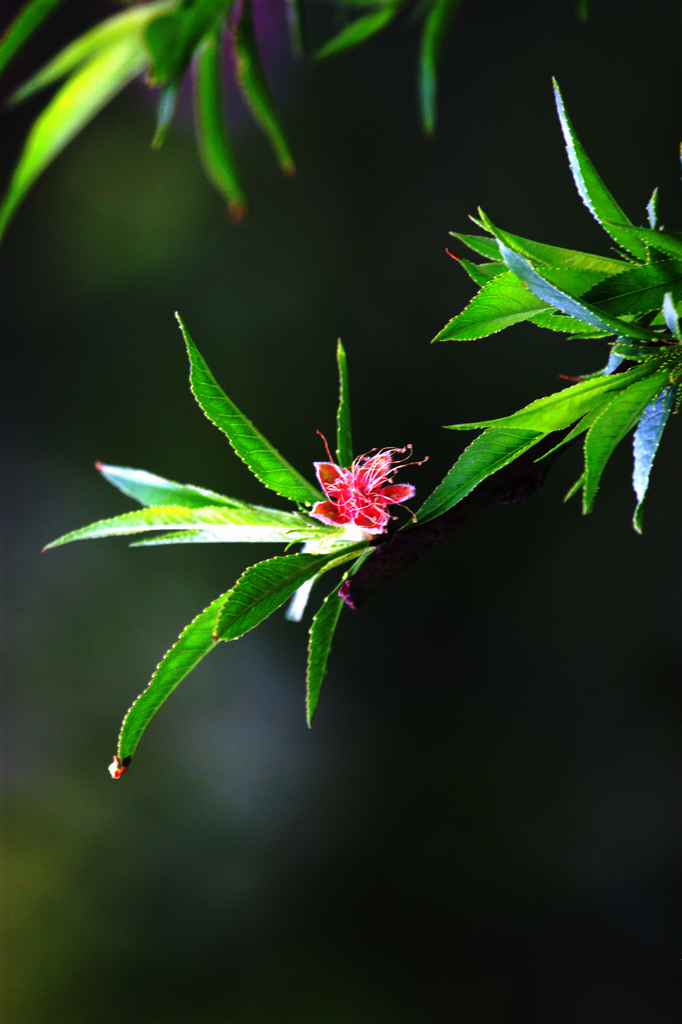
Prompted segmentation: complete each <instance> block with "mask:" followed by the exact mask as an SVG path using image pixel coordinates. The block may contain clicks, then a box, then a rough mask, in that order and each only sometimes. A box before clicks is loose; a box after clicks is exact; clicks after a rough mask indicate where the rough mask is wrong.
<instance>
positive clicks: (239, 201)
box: [194, 32, 247, 221]
mask: <svg viewBox="0 0 682 1024" xmlns="http://www.w3.org/2000/svg"><path fill="white" fill-rule="evenodd" d="M194 109H195V123H196V132H197V146H198V150H199V157H200V159H201V162H202V164H203V166H204V170H205V171H206V174H207V175H208V177H209V179H210V180H211V181H212V182H213V184H214V185H215V187H216V188H217V189H218V191H219V192H220V193H221V194H222V195H223V196H224V197H225V199H226V201H227V208H228V210H229V213H230V216H231V218H232V220H233V221H239V220H241V219H242V217H243V216H244V215H245V213H246V207H247V202H246V194H245V192H244V189H243V187H242V183H241V178H240V175H239V171H238V170H237V164H236V161H235V158H234V153H233V150H232V143H231V141H230V137H229V134H228V131H227V125H226V122H225V116H224V111H223V95H222V68H221V64H220V34H219V33H218V32H213V33H211V35H210V36H208V37H207V38H206V39H205V40H204V43H203V45H202V47H201V49H200V50H199V53H198V56H197V61H196V64H195V69H194Z"/></svg>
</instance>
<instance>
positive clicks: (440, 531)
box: [339, 429, 570, 609]
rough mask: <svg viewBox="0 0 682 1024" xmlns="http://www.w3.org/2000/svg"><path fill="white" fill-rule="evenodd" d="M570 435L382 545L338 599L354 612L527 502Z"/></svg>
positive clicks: (538, 448) (551, 439) (540, 447)
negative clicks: (461, 532)
mask: <svg viewBox="0 0 682 1024" xmlns="http://www.w3.org/2000/svg"><path fill="white" fill-rule="evenodd" d="M567 433H568V429H567V430H562V431H556V432H554V433H552V434H549V435H547V437H545V438H543V440H542V441H540V442H539V443H538V444H537V445H535V447H534V448H532V449H531V450H530V451H528V452H525V453H524V454H523V455H520V456H519V457H518V458H517V459H514V461H513V462H511V463H510V464H509V465H508V466H504V467H503V468H502V469H499V470H498V471H497V472H496V473H493V474H491V475H490V476H489V477H486V479H485V480H483V481H481V483H480V484H479V485H478V486H477V487H476V488H474V490H473V491H472V492H471V493H470V494H468V495H467V496H466V497H465V498H462V500H461V501H459V502H457V504H456V505H453V507H452V508H451V509H448V511H447V512H444V513H443V514H442V515H440V516H437V517H436V518H435V519H430V520H429V521H428V522H425V523H417V524H416V525H415V526H411V527H409V528H408V529H405V530H399V531H398V532H397V533H394V534H392V535H391V536H390V537H389V538H388V539H387V540H385V541H383V543H381V544H378V545H377V548H376V551H375V552H374V554H373V555H371V556H370V557H369V558H368V559H366V561H365V562H363V564H362V566H361V567H360V568H359V569H358V571H357V572H356V573H355V574H354V575H353V576H350V577H349V578H348V579H347V580H346V581H345V582H344V583H343V584H342V586H341V588H340V590H339V597H341V598H343V600H344V601H345V602H346V604H347V605H348V607H349V608H353V609H355V608H359V607H360V605H361V604H364V602H365V601H367V600H368V599H369V598H370V597H371V596H372V595H373V594H375V593H376V592H377V590H380V589H381V587H383V586H384V584H385V583H387V582H388V581H389V580H391V579H392V578H393V577H394V576H397V575H398V573H400V572H402V571H403V570H404V569H407V568H408V567H409V566H410V565H412V564H413V563H414V562H416V561H417V559H418V558H421V556H422V555H424V554H426V552H427V551H429V550H430V549H431V548H432V547H435V545H436V544H440V543H441V541H443V540H445V539H446V538H447V537H449V536H450V534H452V533H454V532H455V530H458V529H459V528H460V527H461V526H464V524H465V523H468V522H469V520H470V519H473V517H474V516H476V515H478V514H479V512H483V511H484V510H485V509H487V508H489V507H490V506H491V505H509V504H517V503H519V502H522V501H527V500H528V498H531V497H532V496H533V494H535V493H536V492H537V491H538V490H539V489H540V488H541V487H542V485H543V483H544V482H545V478H546V477H547V474H548V473H549V471H550V469H551V468H552V466H553V465H554V463H555V462H556V460H557V459H558V458H559V456H560V455H561V454H562V453H563V452H565V451H567V450H568V448H569V447H570V444H569V445H565V446H564V447H562V448H560V449H559V450H558V451H556V452H553V453H552V454H551V455H549V456H547V458H544V459H542V461H541V462H537V461H536V460H537V459H539V458H540V457H541V456H542V455H543V454H544V453H545V452H548V451H550V450H551V449H552V448H554V446H555V445H557V444H559V442H560V441H561V440H562V438H563V437H565V436H566V434H567Z"/></svg>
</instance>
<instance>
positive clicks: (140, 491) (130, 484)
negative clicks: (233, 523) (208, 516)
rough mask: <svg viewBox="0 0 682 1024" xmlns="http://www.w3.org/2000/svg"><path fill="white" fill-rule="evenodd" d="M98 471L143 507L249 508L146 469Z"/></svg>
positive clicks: (100, 465) (98, 466)
mask: <svg viewBox="0 0 682 1024" xmlns="http://www.w3.org/2000/svg"><path fill="white" fill-rule="evenodd" d="M97 469H98V470H99V471H100V473H101V474H102V476H103V477H104V479H105V480H108V481H109V483H110V484H113V486H114V487H117V488H118V490H119V491H122V492H123V494H127V495H128V497H129V498H133V499H134V500H135V501H139V503H140V504H141V505H181V506H183V508H203V507H204V506H206V505H228V506H230V507H231V508H248V507H249V506H248V505H247V504H246V503H245V502H243V501H237V499H236V498H228V497H226V496H225V495H224V494H216V492H215V491H209V490H207V489H206V488H204V487H194V486H193V485H192V484H177V483H175V481H174V480H165V479H164V478H163V477H162V476H157V475H156V473H148V472H147V471H146V470H145V469H131V468H130V467H126V466H105V465H103V464H102V463H101V462H98V463H97Z"/></svg>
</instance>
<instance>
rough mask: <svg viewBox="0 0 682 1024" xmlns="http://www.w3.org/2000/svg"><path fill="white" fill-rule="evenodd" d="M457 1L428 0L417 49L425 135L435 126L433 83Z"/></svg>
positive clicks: (459, 0)
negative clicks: (429, 1)
mask: <svg viewBox="0 0 682 1024" xmlns="http://www.w3.org/2000/svg"><path fill="white" fill-rule="evenodd" d="M460 3H461V0H432V2H431V8H430V10H429V12H428V14H427V15H426V20H425V22H424V30H423V32H422V38H421V46H420V48H419V69H418V72H417V73H418V82H419V106H420V110H421V115H422V124H423V126H424V130H425V131H426V133H427V134H428V135H432V134H433V131H434V129H435V127H436V84H437V74H438V65H439V64H440V59H441V56H442V53H443V47H444V46H445V39H446V36H447V33H448V29H449V28H450V24H451V22H452V19H453V18H454V16H455V14H456V13H457V10H458V8H459V5H460Z"/></svg>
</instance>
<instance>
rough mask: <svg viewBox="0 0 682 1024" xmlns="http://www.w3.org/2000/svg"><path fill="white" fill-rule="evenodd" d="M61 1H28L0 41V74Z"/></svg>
mask: <svg viewBox="0 0 682 1024" xmlns="http://www.w3.org/2000/svg"><path fill="white" fill-rule="evenodd" d="M62 2H63V0H29V3H27V4H26V5H25V6H24V7H22V9H21V10H20V11H19V13H18V14H17V16H16V18H15V19H14V21H13V22H12V23H11V25H10V26H9V28H8V29H7V31H6V32H5V34H4V35H3V37H2V39H0V73H2V72H3V71H4V70H5V68H6V67H7V65H8V64H9V62H10V61H11V60H12V58H13V57H14V56H15V55H16V54H17V53H18V52H19V50H20V49H21V48H22V46H23V45H24V43H26V42H27V41H28V40H29V39H30V38H31V36H33V35H35V33H36V30H37V29H38V28H39V27H40V26H41V25H42V23H43V22H44V21H45V20H46V19H47V18H48V17H49V16H50V14H52V11H53V10H54V9H55V7H58V6H59V4H60V3H62Z"/></svg>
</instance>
